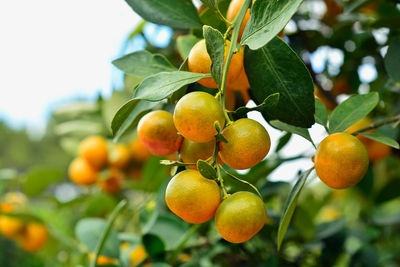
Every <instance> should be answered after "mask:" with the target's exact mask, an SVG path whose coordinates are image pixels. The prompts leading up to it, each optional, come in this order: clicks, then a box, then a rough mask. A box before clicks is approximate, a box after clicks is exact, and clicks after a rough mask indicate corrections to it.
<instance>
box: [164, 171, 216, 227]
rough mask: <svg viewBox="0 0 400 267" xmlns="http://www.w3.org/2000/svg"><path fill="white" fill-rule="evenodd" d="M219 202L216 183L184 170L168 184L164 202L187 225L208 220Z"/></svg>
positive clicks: (195, 172) (197, 173)
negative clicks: (187, 223)
mask: <svg viewBox="0 0 400 267" xmlns="http://www.w3.org/2000/svg"><path fill="white" fill-rule="evenodd" d="M220 201H221V192H220V190H219V187H218V185H217V183H216V182H215V181H213V180H209V179H206V178H204V177H203V176H202V175H201V174H200V173H199V172H198V171H194V170H185V171H182V172H180V173H178V174H177V175H175V176H174V177H173V178H172V179H171V181H170V182H169V183H168V186H167V190H166V192H165V202H166V203H167V206H168V208H169V209H170V210H171V211H172V212H173V213H175V214H176V215H177V216H179V217H180V218H182V219H183V220H185V221H186V222H189V223H196V224H198V223H204V222H206V221H208V220H210V219H211V218H212V217H213V216H214V214H215V211H216V210H217V208H218V205H219V203H220Z"/></svg>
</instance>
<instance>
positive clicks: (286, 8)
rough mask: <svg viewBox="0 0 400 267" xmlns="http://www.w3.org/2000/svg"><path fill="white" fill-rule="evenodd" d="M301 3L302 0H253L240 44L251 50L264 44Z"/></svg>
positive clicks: (275, 33) (285, 22) (281, 27)
mask: <svg viewBox="0 0 400 267" xmlns="http://www.w3.org/2000/svg"><path fill="white" fill-rule="evenodd" d="M301 3H302V0H279V1H262V0H257V1H255V2H254V4H253V6H252V7H251V17H250V20H249V22H248V23H247V26H246V28H245V30H244V32H243V36H242V40H241V44H242V45H248V46H249V47H250V48H251V49H253V50H256V49H259V48H261V47H263V46H264V45H266V44H267V43H268V42H269V41H271V40H272V39H273V38H274V36H275V35H277V34H278V33H279V32H280V31H281V30H282V29H283V28H284V27H285V26H286V24H287V23H288V22H289V20H290V18H291V17H292V16H293V15H294V13H295V12H296V10H297V9H298V8H299V6H300V4H301Z"/></svg>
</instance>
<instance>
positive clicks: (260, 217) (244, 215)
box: [215, 191, 267, 243]
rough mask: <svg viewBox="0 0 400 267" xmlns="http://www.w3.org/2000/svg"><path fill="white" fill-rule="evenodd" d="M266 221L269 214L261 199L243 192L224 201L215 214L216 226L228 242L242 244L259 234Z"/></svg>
mask: <svg viewBox="0 0 400 267" xmlns="http://www.w3.org/2000/svg"><path fill="white" fill-rule="evenodd" d="M266 219H267V212H266V209H265V206H264V202H263V201H262V200H261V198H259V197H258V196H256V195H255V194H253V193H250V192H246V191H243V192H237V193H234V194H233V195H230V196H228V198H226V199H224V200H223V201H222V203H221V205H220V206H219V207H218V210H217V213H216V214H215V226H216V228H217V231H218V233H219V234H220V235H221V236H222V238H223V239H225V240H226V241H229V242H231V243H242V242H246V241H247V240H249V239H250V238H252V237H253V236H254V235H255V234H257V233H258V231H260V230H261V229H262V228H263V226H264V224H265V222H266Z"/></svg>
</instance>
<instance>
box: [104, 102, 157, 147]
mask: <svg viewBox="0 0 400 267" xmlns="http://www.w3.org/2000/svg"><path fill="white" fill-rule="evenodd" d="M157 104H158V103H156V102H149V101H141V100H138V99H131V100H129V101H128V102H127V103H125V104H124V105H123V106H122V107H121V108H120V109H119V110H118V111H117V113H116V114H115V116H114V118H113V120H112V122H111V130H112V133H113V136H114V140H115V141H117V140H118V139H119V138H120V137H121V136H122V135H123V134H124V133H125V132H126V131H128V130H129V129H131V128H132V127H134V126H136V125H137V124H138V122H139V120H140V118H141V117H143V116H144V115H145V114H146V113H147V112H148V111H149V110H151V109H152V108H153V107H155V106H156V105H157Z"/></svg>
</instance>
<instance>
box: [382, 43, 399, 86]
mask: <svg viewBox="0 0 400 267" xmlns="http://www.w3.org/2000/svg"><path fill="white" fill-rule="evenodd" d="M385 67H386V71H387V73H388V74H389V76H390V78H392V79H393V80H394V81H396V82H400V38H397V39H395V40H394V41H393V42H392V43H391V44H390V46H389V48H388V50H387V53H386V56H385Z"/></svg>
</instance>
